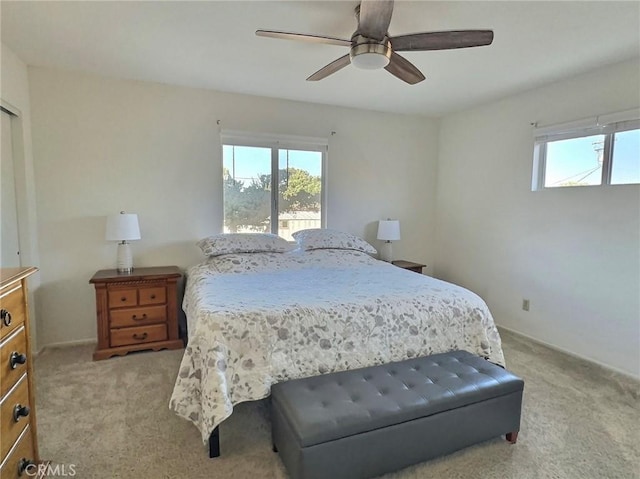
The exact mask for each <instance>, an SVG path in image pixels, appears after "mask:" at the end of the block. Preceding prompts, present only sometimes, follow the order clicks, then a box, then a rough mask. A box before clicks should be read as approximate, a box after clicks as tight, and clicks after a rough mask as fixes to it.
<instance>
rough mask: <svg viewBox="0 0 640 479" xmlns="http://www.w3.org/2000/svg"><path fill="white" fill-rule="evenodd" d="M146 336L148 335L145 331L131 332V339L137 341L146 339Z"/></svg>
mask: <svg viewBox="0 0 640 479" xmlns="http://www.w3.org/2000/svg"><path fill="white" fill-rule="evenodd" d="M147 336H149V335H148V334H147V333H142V334H137V333H134V334H133V339H137V340H138V341H143V340H145V339H147Z"/></svg>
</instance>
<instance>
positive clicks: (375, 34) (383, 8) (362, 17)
mask: <svg viewBox="0 0 640 479" xmlns="http://www.w3.org/2000/svg"><path fill="white" fill-rule="evenodd" d="M392 13H393V0H362V2H360V10H359V14H358V16H359V20H358V30H357V32H358V33H359V34H360V35H362V36H365V37H367V38H372V39H374V40H382V39H383V38H384V37H385V36H386V35H387V32H388V30H389V23H391V14H392Z"/></svg>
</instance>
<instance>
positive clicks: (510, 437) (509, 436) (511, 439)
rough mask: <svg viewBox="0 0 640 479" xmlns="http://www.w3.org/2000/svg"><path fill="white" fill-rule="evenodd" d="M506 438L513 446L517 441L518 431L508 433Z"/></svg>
mask: <svg viewBox="0 0 640 479" xmlns="http://www.w3.org/2000/svg"><path fill="white" fill-rule="evenodd" d="M506 438H507V441H509V442H510V443H511V444H515V443H516V441H517V440H518V431H511V432H508V433H507V436H506Z"/></svg>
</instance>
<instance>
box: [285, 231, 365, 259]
mask: <svg viewBox="0 0 640 479" xmlns="http://www.w3.org/2000/svg"><path fill="white" fill-rule="evenodd" d="M291 236H293V238H294V239H295V240H296V242H297V243H298V247H299V248H300V249H303V250H305V251H310V250H314V249H352V250H356V251H363V252H365V253H369V254H376V253H377V251H376V249H375V248H374V247H373V246H371V245H370V244H369V243H367V242H366V241H365V240H363V239H362V238H358V237H357V236H354V235H352V234H350V233H345V232H344V231H337V230H330V229H326V228H314V229H308V230H301V231H296V232H295V233H293V234H292V235H291Z"/></svg>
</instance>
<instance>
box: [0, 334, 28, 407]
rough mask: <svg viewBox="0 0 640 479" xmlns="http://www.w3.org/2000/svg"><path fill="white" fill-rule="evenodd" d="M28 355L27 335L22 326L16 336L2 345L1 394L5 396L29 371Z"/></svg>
mask: <svg viewBox="0 0 640 479" xmlns="http://www.w3.org/2000/svg"><path fill="white" fill-rule="evenodd" d="M27 357H28V354H27V336H26V334H25V330H24V328H21V329H20V330H19V331H18V332H17V334H16V335H15V336H12V337H11V339H9V340H8V341H6V342H5V343H3V344H2V346H0V395H1V396H4V395H5V394H6V393H7V392H8V391H9V389H11V388H12V387H13V385H14V384H15V383H17V382H18V379H20V378H21V377H22V375H23V374H24V373H26V372H27ZM12 364H13V365H14V367H13V368H12V367H11V365H12Z"/></svg>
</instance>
